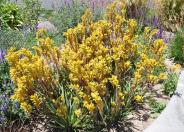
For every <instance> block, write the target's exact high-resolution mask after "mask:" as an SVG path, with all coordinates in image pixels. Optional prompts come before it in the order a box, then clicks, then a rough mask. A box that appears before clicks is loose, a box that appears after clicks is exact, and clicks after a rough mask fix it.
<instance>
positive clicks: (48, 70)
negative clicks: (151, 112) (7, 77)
mask: <svg viewBox="0 0 184 132" xmlns="http://www.w3.org/2000/svg"><path fill="white" fill-rule="evenodd" d="M125 13H126V7H125V4H124V3H122V2H114V3H113V4H111V5H109V6H108V8H107V13H106V19H105V20H100V21H97V22H93V21H92V13H91V12H90V11H89V10H87V11H86V13H85V14H84V15H83V16H82V22H81V23H79V24H78V25H77V26H76V27H74V28H71V29H68V31H67V32H66V33H65V34H64V35H65V37H66V43H65V45H64V46H63V48H62V49H59V48H58V47H55V46H54V43H53V41H52V40H51V39H50V38H49V37H48V36H47V33H46V32H45V30H44V29H41V30H39V31H38V32H37V34H36V37H37V40H38V42H39V43H38V45H37V46H34V47H33V49H34V51H35V54H33V53H32V52H30V51H29V50H27V49H24V48H22V49H21V50H18V51H16V50H15V49H10V50H9V52H8V55H7V57H6V58H7V60H8V62H9V63H10V69H11V70H10V74H11V78H12V80H13V82H14V83H15V85H16V90H15V93H14V95H13V96H12V98H13V99H15V100H17V101H19V102H20V103H21V107H22V108H23V109H24V111H25V112H28V113H30V112H31V111H32V109H33V108H32V107H31V105H32V104H33V105H34V106H35V108H37V109H39V108H40V107H42V105H44V104H43V103H42V102H43V101H44V100H51V101H52V103H53V104H54V107H55V108H56V114H57V115H58V116H60V117H65V116H66V115H67V110H68V109H67V105H66V102H65V97H64V96H63V95H62V96H61V95H60V94H61V93H60V92H59V90H58V87H60V83H62V82H65V83H64V84H65V85H66V86H65V88H66V87H68V88H69V91H70V92H71V93H69V94H72V98H71V101H72V102H74V105H75V106H76V107H75V108H76V109H75V112H74V113H75V115H76V116H77V117H80V116H81V113H82V111H83V110H86V109H87V110H88V112H89V113H90V114H91V115H94V116H97V115H99V114H100V115H101V116H102V117H103V116H105V114H104V112H105V111H104V108H107V105H108V108H110V110H111V112H119V111H121V109H122V108H123V107H125V106H126V97H125V96H129V95H128V94H135V90H136V88H137V87H138V85H142V84H143V83H147V82H148V83H153V82H156V80H158V79H161V78H162V79H163V78H164V74H163V73H161V74H160V75H156V74H155V73H154V72H155V68H157V67H162V66H163V59H164V58H163V53H164V51H165V48H166V47H165V44H164V42H163V40H160V39H159V40H155V41H153V38H154V34H155V33H156V30H153V31H150V28H145V33H144V36H145V43H144V44H139V43H138V42H137V37H138V35H136V32H135V31H136V28H137V22H136V21H135V20H133V19H130V20H126V18H125ZM62 70H63V71H65V72H66V73H67V74H66V77H65V78H63V75H61V73H62V72H61V71H62ZM127 82H133V84H132V87H131V88H132V89H133V90H131V92H133V93H127V92H126V91H125V89H124V87H125V84H127ZM131 97H132V96H131ZM66 98H67V97H66ZM133 100H134V101H137V102H141V101H143V97H139V96H136V97H135V98H134V99H133Z"/></svg>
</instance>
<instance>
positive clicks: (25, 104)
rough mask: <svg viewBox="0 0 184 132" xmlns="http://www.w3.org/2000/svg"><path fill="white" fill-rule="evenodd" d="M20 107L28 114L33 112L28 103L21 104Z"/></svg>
mask: <svg viewBox="0 0 184 132" xmlns="http://www.w3.org/2000/svg"><path fill="white" fill-rule="evenodd" d="M20 107H21V108H22V109H23V110H24V111H25V112H26V113H28V114H30V113H31V112H32V107H31V105H29V104H28V103H27V102H22V103H21V104H20Z"/></svg>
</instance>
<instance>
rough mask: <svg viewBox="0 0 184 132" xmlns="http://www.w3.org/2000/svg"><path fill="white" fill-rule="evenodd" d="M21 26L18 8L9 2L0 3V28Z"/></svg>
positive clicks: (20, 15)
mask: <svg viewBox="0 0 184 132" xmlns="http://www.w3.org/2000/svg"><path fill="white" fill-rule="evenodd" d="M21 26H22V14H21V10H20V8H19V7H18V6H17V5H16V4H14V3H9V2H4V3H3V4H1V5H0V30H6V29H18V28H20V27H21Z"/></svg>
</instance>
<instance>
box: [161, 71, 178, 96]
mask: <svg viewBox="0 0 184 132" xmlns="http://www.w3.org/2000/svg"><path fill="white" fill-rule="evenodd" d="M177 81H178V75H177V74H176V73H170V74H168V77H167V79H166V80H165V81H164V83H163V87H162V88H163V92H164V93H165V94H167V95H169V96H172V95H173V93H174V91H175V90H176V86H177Z"/></svg>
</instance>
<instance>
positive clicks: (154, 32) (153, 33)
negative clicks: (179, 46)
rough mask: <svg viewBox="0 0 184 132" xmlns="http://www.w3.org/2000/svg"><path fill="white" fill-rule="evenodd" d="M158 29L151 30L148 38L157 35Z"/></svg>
mask: <svg viewBox="0 0 184 132" xmlns="http://www.w3.org/2000/svg"><path fill="white" fill-rule="evenodd" d="M157 32H158V29H153V30H152V31H151V33H150V38H152V37H153V36H154V35H155V34H157Z"/></svg>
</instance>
